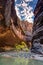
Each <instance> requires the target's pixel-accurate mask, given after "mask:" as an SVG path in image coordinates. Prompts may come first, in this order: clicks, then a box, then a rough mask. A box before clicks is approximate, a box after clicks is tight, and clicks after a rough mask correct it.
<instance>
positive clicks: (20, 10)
mask: <svg viewBox="0 0 43 65" xmlns="http://www.w3.org/2000/svg"><path fill="white" fill-rule="evenodd" d="M37 1H38V0H15V9H16V13H17V16H18V17H19V18H20V19H21V20H25V21H28V22H30V23H33V21H34V13H33V12H34V9H35V7H36V4H37Z"/></svg>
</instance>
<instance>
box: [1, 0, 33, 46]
mask: <svg viewBox="0 0 43 65" xmlns="http://www.w3.org/2000/svg"><path fill="white" fill-rule="evenodd" d="M0 3H1V4H0V10H1V11H0V46H6V45H7V46H14V45H15V43H20V42H21V41H25V42H26V44H27V38H28V37H29V36H30V35H31V33H32V25H33V24H31V23H28V22H27V21H23V22H22V21H19V19H18V17H17V15H16V11H15V8H14V0H0ZM11 20H12V21H13V23H12V22H11ZM30 32H31V33H30ZM28 39H29V41H30V38H28ZM27 45H29V43H28V44H27Z"/></svg>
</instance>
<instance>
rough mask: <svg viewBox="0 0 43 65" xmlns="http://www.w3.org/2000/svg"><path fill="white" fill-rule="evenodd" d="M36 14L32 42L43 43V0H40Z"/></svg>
mask: <svg viewBox="0 0 43 65" xmlns="http://www.w3.org/2000/svg"><path fill="white" fill-rule="evenodd" d="M34 14H35V19H34V24H33V38H32V43H33V45H34V43H36V42H37V43H38V42H39V43H40V44H43V0H38V3H37V5H36V8H35V11H34Z"/></svg>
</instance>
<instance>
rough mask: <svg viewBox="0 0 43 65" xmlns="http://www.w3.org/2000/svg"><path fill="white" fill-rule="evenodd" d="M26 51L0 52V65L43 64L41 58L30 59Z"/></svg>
mask: <svg viewBox="0 0 43 65" xmlns="http://www.w3.org/2000/svg"><path fill="white" fill-rule="evenodd" d="M30 55H31V54H29V53H28V52H22V53H21V52H3V53H0V65H43V60H35V59H31V58H30Z"/></svg>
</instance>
